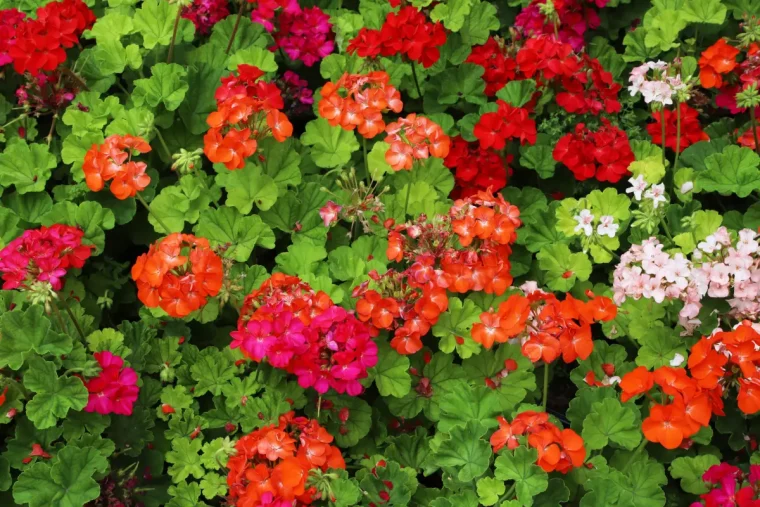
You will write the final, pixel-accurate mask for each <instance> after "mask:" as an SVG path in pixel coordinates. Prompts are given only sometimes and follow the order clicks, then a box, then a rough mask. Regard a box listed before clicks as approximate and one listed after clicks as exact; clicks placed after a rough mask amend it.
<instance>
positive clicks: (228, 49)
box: [224, 0, 246, 55]
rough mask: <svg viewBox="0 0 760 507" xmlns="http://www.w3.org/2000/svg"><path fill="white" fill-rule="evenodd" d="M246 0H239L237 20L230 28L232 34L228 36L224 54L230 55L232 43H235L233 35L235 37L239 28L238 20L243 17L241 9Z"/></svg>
mask: <svg viewBox="0 0 760 507" xmlns="http://www.w3.org/2000/svg"><path fill="white" fill-rule="evenodd" d="M245 2H246V0H240V9H239V10H238V14H237V18H236V19H235V26H233V27H232V33H231V34H230V41H229V42H228V43H227V49H225V50H224V54H225V55H228V54H230V49H232V43H233V42H234V41H235V35H237V31H238V28H240V18H242V17H243V9H244V8H245Z"/></svg>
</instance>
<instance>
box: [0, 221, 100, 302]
mask: <svg viewBox="0 0 760 507" xmlns="http://www.w3.org/2000/svg"><path fill="white" fill-rule="evenodd" d="M82 238H84V232H83V231H82V230H81V229H79V228H77V227H71V226H69V225H63V224H54V225H52V226H50V227H45V226H42V227H40V228H39V229H28V230H26V231H24V233H23V234H22V235H21V236H19V237H18V238H16V239H14V240H12V241H11V242H10V243H8V245H7V246H6V247H5V248H3V249H2V250H0V272H2V273H3V275H2V279H3V290H12V289H29V288H31V287H32V285H33V284H35V283H37V282H45V283H49V284H50V286H51V287H52V288H53V290H61V288H62V287H63V277H64V276H66V271H67V270H68V269H71V268H77V269H78V268H81V267H82V266H84V263H85V261H86V260H87V259H89V257H90V255H91V254H92V249H93V246H92V245H83V244H82Z"/></svg>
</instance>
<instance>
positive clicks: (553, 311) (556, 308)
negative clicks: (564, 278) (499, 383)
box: [472, 286, 617, 363]
mask: <svg viewBox="0 0 760 507" xmlns="http://www.w3.org/2000/svg"><path fill="white" fill-rule="evenodd" d="M524 287H525V288H526V291H527V290H530V292H528V294H527V296H523V295H522V294H513V295H511V296H510V297H509V298H508V299H507V300H506V301H504V302H503V303H501V304H500V305H499V308H498V310H496V311H493V310H491V311H487V312H483V313H481V314H480V322H478V323H475V324H474V325H473V326H472V339H473V340H475V341H476V342H478V343H480V344H481V345H483V346H484V347H486V348H488V349H490V348H491V347H492V346H493V344H494V343H506V342H507V341H515V342H517V343H520V344H521V346H522V354H523V356H525V357H527V358H528V359H530V360H531V361H532V362H534V363H537V362H539V361H544V362H545V363H552V362H554V361H555V360H556V359H557V358H559V357H560V355H561V356H562V359H563V361H565V362H566V363H571V362H573V361H575V360H576V359H578V358H580V359H586V358H587V357H588V356H589V355H590V354H591V352H592V351H593V350H594V342H593V341H592V339H591V324H593V323H595V322H601V321H604V322H606V321H609V320H612V319H614V318H615V316H616V315H617V307H616V306H615V305H614V304H612V301H611V300H610V299H609V298H606V297H604V296H594V295H593V294H590V299H589V300H588V301H587V302H584V301H581V300H579V299H575V298H574V297H572V296H571V295H570V294H567V295H566V297H565V300H564V301H560V300H559V299H557V297H556V296H555V295H554V294H552V293H546V292H542V291H540V290H537V289H536V288H534V287H532V286H524Z"/></svg>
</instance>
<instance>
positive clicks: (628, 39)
mask: <svg viewBox="0 0 760 507" xmlns="http://www.w3.org/2000/svg"><path fill="white" fill-rule="evenodd" d="M647 35H648V30H647V29H646V28H644V27H642V26H640V27H638V28H636V29H635V30H634V31H632V32H628V33H627V34H626V35H625V38H623V44H624V45H625V53H624V54H623V60H625V61H626V62H646V61H647V60H651V59H652V58H654V57H656V56H657V55H659V54H660V49H659V48H652V47H650V46H647V45H646V44H645V42H644V41H645V39H646V37H647Z"/></svg>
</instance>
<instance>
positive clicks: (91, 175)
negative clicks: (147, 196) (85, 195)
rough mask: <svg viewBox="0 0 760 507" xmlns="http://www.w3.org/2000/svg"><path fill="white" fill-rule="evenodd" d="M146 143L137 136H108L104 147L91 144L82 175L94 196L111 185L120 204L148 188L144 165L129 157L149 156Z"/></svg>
mask: <svg viewBox="0 0 760 507" xmlns="http://www.w3.org/2000/svg"><path fill="white" fill-rule="evenodd" d="M150 150H151V148H150V145H149V144H148V142H147V141H146V140H145V139H143V138H142V137H138V136H130V135H126V136H120V135H117V134H114V135H111V136H108V137H107V138H106V139H105V141H104V142H103V144H100V145H97V144H93V145H92V147H91V148H90V149H89V150H87V153H85V155H84V162H83V163H82V171H83V172H84V177H85V183H87V187H88V188H89V189H90V190H92V191H93V192H100V191H101V190H103V187H104V186H105V183H106V182H107V181H111V193H112V194H113V195H114V197H116V198H117V199H119V200H122V201H123V200H124V199H127V198H128V197H134V196H135V195H136V194H137V192H140V191H142V190H145V188H146V187H147V186H148V185H149V184H150V176H148V175H147V174H145V170H146V169H147V165H146V164H145V163H144V162H134V161H133V160H132V156H133V155H135V154H140V153H148V152H149V151H150Z"/></svg>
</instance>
